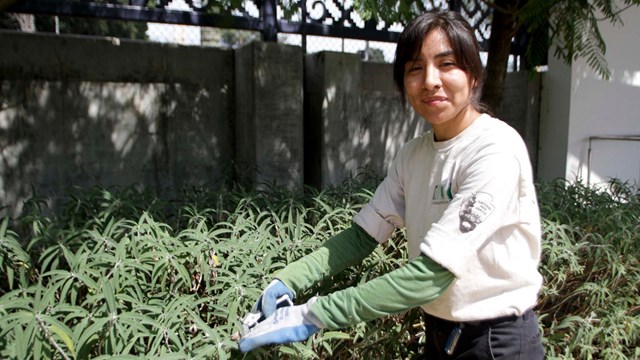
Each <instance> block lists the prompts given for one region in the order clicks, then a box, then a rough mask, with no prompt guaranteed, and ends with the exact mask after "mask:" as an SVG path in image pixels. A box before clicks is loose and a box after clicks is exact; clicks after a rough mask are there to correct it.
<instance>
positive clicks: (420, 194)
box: [239, 11, 543, 359]
mask: <svg viewBox="0 0 640 360" xmlns="http://www.w3.org/2000/svg"><path fill="white" fill-rule="evenodd" d="M394 81H395V83H396V86H397V88H398V90H399V92H400V95H401V98H402V101H403V106H406V101H408V102H409V104H410V105H411V106H412V108H413V109H414V110H415V111H416V112H417V113H418V114H420V115H421V116H422V117H423V118H424V119H425V120H426V121H427V122H429V123H430V124H431V127H432V130H431V131H429V132H427V133H426V134H424V135H422V136H420V137H418V138H415V139H413V140H410V141H409V142H407V143H406V144H405V145H404V146H403V148H402V149H401V150H400V152H399V154H398V155H397V157H396V159H395V160H394V162H393V164H392V165H391V166H390V168H389V172H388V174H387V176H386V178H385V179H384V181H383V182H382V183H381V184H380V186H379V187H378V189H377V190H376V192H375V194H374V196H373V198H372V199H371V201H370V202H369V203H368V204H366V205H365V206H364V207H363V208H362V210H361V211H360V212H359V213H358V214H357V215H356V216H355V217H354V219H353V224H352V226H351V228H349V229H347V230H345V231H343V232H341V233H340V234H338V235H337V236H335V237H333V238H331V239H329V240H328V241H327V242H326V243H325V244H324V245H323V246H322V247H320V248H319V249H318V250H316V251H314V252H313V253H311V254H309V255H307V256H305V257H303V258H302V259H300V260H298V261H296V262H294V263H292V264H290V265H288V266H287V267H286V268H285V269H283V270H282V271H280V272H278V273H277V274H276V275H275V279H274V280H273V281H272V282H271V283H270V284H269V286H268V287H267V288H266V289H265V290H264V292H263V293H262V295H261V297H260V298H259V299H258V302H257V303H256V309H257V310H258V311H261V312H262V314H263V315H264V316H265V317H267V319H266V320H265V321H262V322H260V323H259V324H257V326H255V327H253V329H251V330H250V331H249V332H248V333H246V334H245V335H244V336H243V337H242V338H241V339H240V342H239V347H240V350H241V351H249V350H252V349H254V348H256V347H259V346H262V345H265V344H280V343H288V342H292V341H303V340H305V339H307V338H308V337H309V336H311V335H312V334H314V333H315V332H317V331H319V330H320V329H322V328H326V329H338V328H343V327H347V326H350V325H353V324H356V323H358V322H361V321H368V320H371V319H375V318H379V317H383V316H386V315H389V314H394V313H398V312H402V311H405V310H408V309H411V308H414V307H417V306H420V307H421V308H422V309H423V310H424V312H425V319H426V328H427V332H428V343H427V348H426V352H427V356H426V358H428V359H449V358H451V359H542V358H543V347H542V343H541V335H540V331H539V329H538V325H537V319H536V316H535V314H534V313H533V311H532V310H531V308H532V307H533V306H534V305H535V303H536V299H537V294H538V291H539V289H540V286H541V283H542V277H541V275H540V274H539V272H538V270H537V268H538V263H539V258H540V219H539V211H538V205H537V201H536V195H535V190H534V185H533V179H532V172H531V165H530V162H529V157H528V154H527V151H526V147H525V145H524V143H523V141H522V139H521V138H520V136H519V135H518V134H517V132H515V131H514V130H513V129H512V128H510V127H509V126H508V125H506V124H505V123H503V122H502V121H499V120H497V119H495V118H493V117H491V116H490V115H488V114H486V113H485V112H484V111H483V107H482V105H481V104H480V102H479V99H480V92H481V88H482V81H483V68H482V63H481V61H480V57H479V48H478V44H477V41H476V39H475V36H474V32H473V29H472V28H471V27H470V26H469V24H468V23H467V22H466V21H465V20H464V19H463V18H462V17H461V16H460V15H459V14H457V13H454V12H448V11H433V12H428V13H425V14H423V15H421V16H419V17H417V18H416V19H414V20H412V21H411V22H410V23H409V24H408V25H407V27H406V28H405V29H404V31H403V32H402V34H401V36H400V39H399V41H398V45H397V49H396V58H395V62H394ZM403 227H404V228H406V234H407V239H408V251H409V258H410V259H411V260H410V261H409V262H408V263H407V264H405V265H404V266H402V267H401V268H399V269H397V270H394V271H392V272H389V273H387V274H385V275H383V276H380V277H378V278H376V279H373V280H371V281H369V282H367V283H365V284H362V285H360V286H357V287H352V288H348V289H345V290H341V291H337V292H334V293H332V294H328V295H326V296H319V297H314V298H312V299H311V300H310V301H308V302H307V303H305V304H302V305H298V306H291V307H283V308H279V309H277V310H276V301H277V299H278V298H281V297H282V296H284V295H287V296H288V297H289V298H291V299H293V298H294V297H295V293H296V292H299V291H302V290H304V289H307V288H309V287H310V286H311V285H312V284H314V283H315V282H317V281H320V280H322V279H324V278H326V277H328V276H331V275H333V274H335V273H337V272H338V271H340V270H342V269H344V268H346V267H348V266H350V265H353V264H356V263H358V262H360V261H362V259H364V258H365V257H366V256H367V255H369V254H370V253H371V252H372V251H373V249H374V248H375V246H377V244H378V243H383V242H385V241H387V239H388V238H389V237H390V236H391V234H392V232H393V231H394V229H395V228H403Z"/></svg>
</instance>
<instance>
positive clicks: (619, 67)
mask: <svg viewBox="0 0 640 360" xmlns="http://www.w3.org/2000/svg"><path fill="white" fill-rule="evenodd" d="M621 18H622V21H623V24H624V25H615V26H614V25H612V24H610V23H607V22H600V23H599V26H600V30H601V32H602V36H603V38H604V40H605V42H606V44H607V52H606V60H607V62H608V64H609V69H610V70H611V74H612V77H611V79H610V80H609V81H607V80H602V79H601V78H600V77H599V76H597V74H596V73H595V72H594V71H593V70H592V69H591V68H589V66H588V65H587V64H586V63H585V61H584V60H579V61H576V62H575V63H574V64H573V65H572V66H567V65H565V64H563V63H561V62H559V61H558V60H557V59H554V58H550V59H549V71H548V72H547V73H546V74H545V75H544V85H543V92H542V97H543V107H542V114H541V124H540V126H541V133H540V157H539V174H540V176H541V177H542V178H544V179H553V178H556V177H562V178H567V179H576V178H578V179H581V180H582V181H584V182H586V181H587V179H588V178H590V182H591V184H597V183H599V182H603V181H607V180H608V179H610V178H617V179H620V180H624V181H629V182H630V183H638V182H640V141H612V140H595V141H593V142H592V146H591V164H590V169H589V166H588V165H589V164H588V163H589V161H588V159H589V137H592V136H622V135H626V136H630V135H635V136H640V116H639V115H638V110H637V109H638V100H639V99H640V62H638V60H637V59H638V58H639V57H640V42H639V41H638V34H639V33H640V22H638V21H637V19H639V18H640V7H631V8H629V9H627V10H625V11H624V12H622V13H621Z"/></svg>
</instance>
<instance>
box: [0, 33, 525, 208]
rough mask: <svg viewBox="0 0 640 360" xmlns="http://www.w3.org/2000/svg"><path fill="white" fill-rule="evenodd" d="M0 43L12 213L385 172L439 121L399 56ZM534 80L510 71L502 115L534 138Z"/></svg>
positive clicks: (6, 36) (51, 40) (4, 37)
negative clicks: (30, 201)
mask: <svg viewBox="0 0 640 360" xmlns="http://www.w3.org/2000/svg"><path fill="white" fill-rule="evenodd" d="M0 49H2V56H1V57H0V160H1V161H0V199H1V206H6V207H7V209H8V211H9V212H10V213H11V214H12V215H15V214H18V213H20V211H21V207H22V203H23V201H24V200H25V199H27V198H29V197H31V196H32V189H35V190H36V191H38V192H39V193H40V194H41V195H44V196H46V197H49V198H50V199H51V201H52V205H53V207H54V208H55V207H56V205H57V203H59V201H58V200H60V199H61V198H62V196H64V195H65V193H66V191H67V188H68V187H71V186H81V187H90V186H95V185H99V186H103V187H107V188H108V187H111V186H130V185H135V186H139V187H143V188H146V189H150V190H152V191H155V192H157V193H158V194H160V195H171V194H173V193H175V192H176V191H179V190H180V189H181V188H182V187H184V186H186V185H190V184H211V185H213V186H216V185H217V182H218V181H220V180H224V179H228V178H233V179H235V180H238V179H241V180H247V181H248V183H250V184H252V185H254V186H256V187H260V186H263V185H266V186H267V187H268V186H271V185H272V184H277V185H284V186H286V187H289V188H301V187H302V185H303V184H309V185H315V186H319V187H325V186H328V185H332V184H339V183H340V182H342V181H343V180H344V179H345V178H347V177H350V176H354V175H357V174H359V173H361V172H362V171H363V170H364V169H367V170H368V171H370V172H373V173H374V174H378V175H382V174H385V173H386V170H387V167H388V166H389V164H390V163H391V161H392V159H393V158H394V157H395V155H396V153H397V151H398V149H399V148H400V147H401V146H402V144H404V143H405V142H406V141H407V140H409V139H411V138H413V137H415V136H417V135H418V134H420V133H422V132H424V131H425V130H427V129H428V127H429V126H428V124H427V123H426V122H425V121H424V120H423V119H421V118H419V117H418V116H415V115H414V114H413V113H412V112H411V111H410V110H408V111H407V112H406V113H405V112H404V111H403V110H402V109H401V106H400V102H399V99H398V95H397V93H396V91H395V89H394V87H393V81H392V65H390V64H380V63H369V62H363V61H362V60H361V58H360V56H359V55H355V54H344V53H333V52H324V53H318V54H312V55H306V56H305V55H304V54H303V53H302V49H301V48H299V47H294V46H288V45H282V44H272V43H261V42H254V43H251V44H248V45H246V46H244V47H242V48H240V49H237V50H219V49H215V48H207V47H186V46H176V45H166V44H154V43H148V42H136V41H121V40H118V39H111V38H88V37H74V36H56V35H43V34H26V33H15V32H0ZM532 84H533V85H532ZM536 86H537V85H536V83H535V82H529V81H528V78H527V77H526V75H524V76H523V74H510V75H509V80H508V83H507V91H506V99H505V108H504V109H503V110H502V113H503V114H504V116H501V118H502V119H503V120H505V121H507V122H509V123H510V124H512V125H513V126H514V127H515V128H516V129H518V130H519V131H521V134H522V135H523V137H525V138H526V139H527V140H528V142H529V143H530V145H531V146H533V148H534V149H535V144H536V143H537V138H536V136H535V135H537V132H536V131H535V129H537V127H536V121H537V118H536V116H535V115H536V112H535V111H531V108H532V106H531V104H532V103H533V104H535V103H536V99H537V95H532V93H536V92H535V90H536V89H537V88H536ZM531 89H533V90H532V91H529V90H531ZM534 108H535V109H537V106H534Z"/></svg>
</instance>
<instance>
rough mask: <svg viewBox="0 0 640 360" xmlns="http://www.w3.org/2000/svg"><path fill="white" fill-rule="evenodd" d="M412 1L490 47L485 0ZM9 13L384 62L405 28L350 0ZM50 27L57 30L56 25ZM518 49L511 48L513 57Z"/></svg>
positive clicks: (47, 6) (70, 0)
mask: <svg viewBox="0 0 640 360" xmlns="http://www.w3.org/2000/svg"><path fill="white" fill-rule="evenodd" d="M412 6H413V7H414V9H412V10H413V11H414V12H420V11H425V10H430V9H434V8H441V9H452V10H455V11H458V12H460V13H461V14H462V15H463V16H465V18H467V19H468V21H469V22H470V23H471V25H472V26H473V27H474V28H475V29H476V36H477V38H478V40H479V42H480V44H481V46H482V47H483V48H485V49H486V46H487V41H488V38H489V35H490V16H491V9H490V8H489V7H488V6H487V5H486V4H485V3H484V2H483V1H473V0H420V1H418V2H413V3H412ZM6 11H8V12H15V13H27V14H33V15H35V16H39V17H42V16H49V17H51V18H53V19H54V23H56V24H57V23H58V21H59V19H60V18H63V19H64V18H69V17H83V18H85V19H86V21H92V20H93V21H97V20H98V19H100V20H102V21H104V19H107V20H109V21H125V22H136V23H144V24H146V29H145V32H144V34H145V36H144V38H145V39H147V40H150V41H158V42H169V43H176V44H183V45H195V46H219V47H237V46H239V45H241V44H243V43H245V42H247V41H249V40H252V39H254V38H261V39H263V40H264V41H278V42H282V43H287V44H292V45H297V46H301V47H303V48H304V49H305V52H307V53H314V52H318V51H323V50H329V51H341V52H349V53H361V54H362V55H363V58H365V59H366V60H370V61H384V62H391V61H392V60H393V53H394V52H395V42H396V41H397V38H398V36H399V34H400V32H401V31H402V29H403V24H402V21H401V20H400V21H389V22H385V21H384V20H380V21H378V22H374V21H371V20H367V21H365V20H364V19H363V18H362V16H361V15H360V13H359V12H358V11H357V9H356V8H355V5H354V2H353V0H281V2H280V3H279V2H278V0H244V1H243V0H220V1H217V2H213V1H209V0H23V1H18V2H16V3H14V4H13V5H12V6H10V7H9V8H8V9H7V10H6ZM50 23H51V21H50ZM49 31H60V30H59V27H58V26H57V25H56V26H50V28H49ZM101 35H109V34H101ZM518 52H519V51H518V49H517V48H514V53H515V54H514V55H515V57H514V60H515V59H516V58H517V55H519V54H518ZM515 61H517V60H515Z"/></svg>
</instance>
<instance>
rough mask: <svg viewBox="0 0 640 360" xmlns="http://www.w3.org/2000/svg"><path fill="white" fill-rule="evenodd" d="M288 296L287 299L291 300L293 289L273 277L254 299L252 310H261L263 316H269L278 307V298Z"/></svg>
mask: <svg viewBox="0 0 640 360" xmlns="http://www.w3.org/2000/svg"><path fill="white" fill-rule="evenodd" d="M283 295H287V296H289V299H291V301H292V302H293V291H291V290H290V289H289V288H288V287H287V286H286V285H285V284H284V283H283V282H282V281H280V280H278V279H274V280H273V281H271V282H270V283H269V285H268V286H267V287H266V288H265V289H264V291H263V292H262V295H260V297H259V298H258V301H256V304H255V305H254V306H253V308H254V310H253V311H259V312H262V314H263V315H264V317H265V318H268V317H269V316H271V314H273V313H274V311H276V308H277V307H278V304H277V302H278V299H279V298H280V297H281V296H283Z"/></svg>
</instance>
